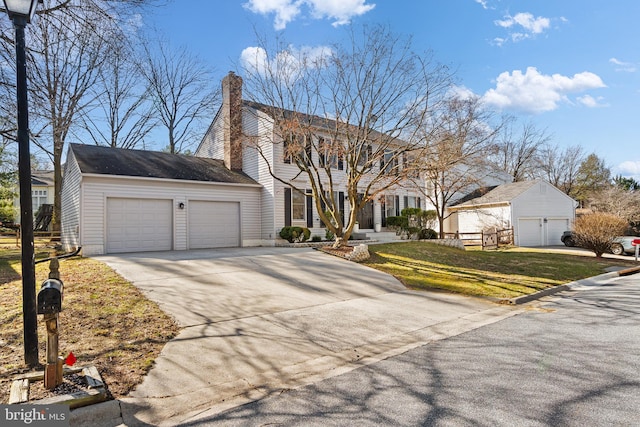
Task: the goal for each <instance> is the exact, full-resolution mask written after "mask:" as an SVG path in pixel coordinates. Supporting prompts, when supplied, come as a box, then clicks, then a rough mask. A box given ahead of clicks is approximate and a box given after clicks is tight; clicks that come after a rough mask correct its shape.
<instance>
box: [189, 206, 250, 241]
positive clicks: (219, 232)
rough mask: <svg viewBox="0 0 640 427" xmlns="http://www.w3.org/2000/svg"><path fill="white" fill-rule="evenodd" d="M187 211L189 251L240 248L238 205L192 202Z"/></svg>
mask: <svg viewBox="0 0 640 427" xmlns="http://www.w3.org/2000/svg"><path fill="white" fill-rule="evenodd" d="M188 209H189V249H207V248H232V247H238V246H240V203H238V202H207V201H196V200H192V201H190V202H189V204H188Z"/></svg>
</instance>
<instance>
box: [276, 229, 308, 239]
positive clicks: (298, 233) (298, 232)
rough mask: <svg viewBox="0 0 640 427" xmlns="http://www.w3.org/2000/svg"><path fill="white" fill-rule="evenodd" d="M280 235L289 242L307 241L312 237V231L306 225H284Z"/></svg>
mask: <svg viewBox="0 0 640 427" xmlns="http://www.w3.org/2000/svg"><path fill="white" fill-rule="evenodd" d="M280 237H282V238H283V239H285V240H286V241H287V242H289V243H294V242H306V241H307V240H309V237H311V231H310V230H309V229H308V228H306V227H282V230H280Z"/></svg>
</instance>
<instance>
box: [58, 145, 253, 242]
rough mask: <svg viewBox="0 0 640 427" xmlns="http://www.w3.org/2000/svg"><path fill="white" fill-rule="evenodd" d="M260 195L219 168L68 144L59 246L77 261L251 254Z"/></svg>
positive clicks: (215, 163)
mask: <svg viewBox="0 0 640 427" xmlns="http://www.w3.org/2000/svg"><path fill="white" fill-rule="evenodd" d="M260 191H261V186H260V185H259V184H257V183H256V182H255V181H253V180H252V179H251V178H249V177H247V176H246V175H244V174H242V173H239V172H236V171H232V170H229V169H227V168H226V167H225V166H224V164H223V162H222V161H221V160H214V159H206V158H199V157H191V156H182V155H175V154H169V153H161V152H154V151H141V150H124V149H118V148H110V147H98V146H91V145H79V144H71V145H70V147H69V152H68V155H67V163H66V166H65V174H64V180H63V186H62V241H63V245H64V246H65V248H66V249H71V248H74V247H78V246H82V248H83V254H84V255H99V254H105V253H121V252H142V251H164V250H185V249H204V248H221V247H240V246H258V245H260V244H261V243H262V242H261V240H260V238H261V234H260V224H261V217H260Z"/></svg>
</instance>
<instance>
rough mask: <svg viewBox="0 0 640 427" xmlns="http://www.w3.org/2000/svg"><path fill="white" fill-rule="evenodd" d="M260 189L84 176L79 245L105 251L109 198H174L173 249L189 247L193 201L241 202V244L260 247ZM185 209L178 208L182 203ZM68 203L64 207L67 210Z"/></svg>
mask: <svg viewBox="0 0 640 427" xmlns="http://www.w3.org/2000/svg"><path fill="white" fill-rule="evenodd" d="M259 193H260V188H259V187H257V186H243V185H232V184H220V183H203V182H193V181H178V180H164V179H148V178H142V179H139V178H131V177H114V176H104V175H85V176H84V177H83V179H82V193H81V194H82V197H81V200H80V209H79V210H80V211H81V212H82V220H81V224H80V227H79V236H78V240H79V244H80V245H81V246H82V247H83V254H84V255H99V254H104V253H105V251H106V206H107V198H110V197H114V198H134V199H136V198H148V199H164V200H167V199H168V200H172V202H173V206H174V212H173V250H185V249H187V248H188V241H187V235H188V219H187V218H188V215H187V213H188V209H189V201H190V200H194V201H195V200H198V201H232V202H240V216H241V217H240V227H241V239H240V240H241V245H242V246H260V245H261V243H262V241H261V235H260V223H261V207H260V197H259ZM181 202H182V203H184V204H185V209H179V208H178V204H179V203H181ZM66 208H67V207H66V206H65V208H64V209H63V211H64V210H66Z"/></svg>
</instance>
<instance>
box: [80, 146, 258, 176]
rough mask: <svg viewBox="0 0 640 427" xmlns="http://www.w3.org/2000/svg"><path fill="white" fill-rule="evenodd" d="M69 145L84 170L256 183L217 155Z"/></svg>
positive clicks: (105, 173)
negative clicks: (231, 168) (195, 155)
mask: <svg viewBox="0 0 640 427" xmlns="http://www.w3.org/2000/svg"><path fill="white" fill-rule="evenodd" d="M69 149H70V150H71V151H72V152H73V154H74V156H75V158H76V160H77V162H78V165H79V167H80V171H81V172H82V173H87V174H102V175H117V176H135V177H145V178H164V179H178V180H185V181H203V182H219V183H229V184H254V185H259V184H258V183H257V182H256V181H254V180H253V179H251V178H250V177H248V176H247V175H245V174H244V173H242V172H237V171H232V170H229V169H227V168H226V167H225V166H224V162H223V161H222V160H218V159H208V158H204V157H194V156H185V155H181V154H170V153H163V152H159V151H144V150H127V149H123V148H111V147H101V146H96V145H83V144H70V145H69Z"/></svg>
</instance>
